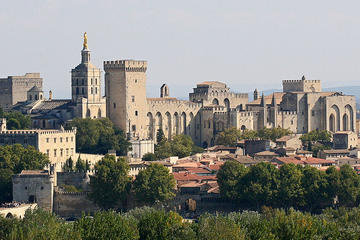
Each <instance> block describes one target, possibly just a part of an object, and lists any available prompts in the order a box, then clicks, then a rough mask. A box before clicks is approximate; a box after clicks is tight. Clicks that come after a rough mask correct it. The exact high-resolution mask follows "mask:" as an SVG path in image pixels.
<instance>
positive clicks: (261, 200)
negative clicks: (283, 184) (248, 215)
mask: <svg viewBox="0 0 360 240" xmlns="http://www.w3.org/2000/svg"><path fill="white" fill-rule="evenodd" d="M239 185H240V186H239V187H240V189H244V197H245V198H246V199H247V200H248V201H250V203H255V204H256V206H257V208H258V209H259V207H260V206H263V205H271V204H273V202H274V201H275V200H276V196H277V194H278V189H279V171H278V170H277V169H276V168H275V166H274V165H272V164H270V163H265V162H262V163H258V164H256V165H253V166H251V167H250V170H249V171H248V173H247V174H246V175H245V176H244V177H243V178H242V179H241V180H240V181H239Z"/></svg>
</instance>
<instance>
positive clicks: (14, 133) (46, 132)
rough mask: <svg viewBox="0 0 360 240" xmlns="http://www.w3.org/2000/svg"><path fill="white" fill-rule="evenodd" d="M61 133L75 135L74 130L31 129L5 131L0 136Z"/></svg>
mask: <svg viewBox="0 0 360 240" xmlns="http://www.w3.org/2000/svg"><path fill="white" fill-rule="evenodd" d="M62 133H74V134H76V128H75V129H72V130H41V129H31V130H5V131H2V132H1V134H2V135H4V134H5V135H24V134H27V135H36V134H39V135H49V134H62Z"/></svg>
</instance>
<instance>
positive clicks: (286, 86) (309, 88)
mask: <svg viewBox="0 0 360 240" xmlns="http://www.w3.org/2000/svg"><path fill="white" fill-rule="evenodd" d="M282 84H283V92H321V81H320V80H306V79H305V77H304V76H303V77H302V79H301V80H283V81H282Z"/></svg>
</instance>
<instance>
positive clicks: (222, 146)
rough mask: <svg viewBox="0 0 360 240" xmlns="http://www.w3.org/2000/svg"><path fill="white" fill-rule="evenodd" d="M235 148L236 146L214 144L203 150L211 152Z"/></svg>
mask: <svg viewBox="0 0 360 240" xmlns="http://www.w3.org/2000/svg"><path fill="white" fill-rule="evenodd" d="M236 149H237V147H227V146H224V145H215V146H213V147H208V148H206V149H205V150H206V151H211V152H217V151H219V150H236Z"/></svg>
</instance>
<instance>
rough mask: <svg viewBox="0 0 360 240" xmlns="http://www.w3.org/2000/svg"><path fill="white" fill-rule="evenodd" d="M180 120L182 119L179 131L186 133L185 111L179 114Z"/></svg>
mask: <svg viewBox="0 0 360 240" xmlns="http://www.w3.org/2000/svg"><path fill="white" fill-rule="evenodd" d="M181 120H182V122H181V123H182V130H181V133H183V134H187V131H186V130H187V129H186V128H187V123H186V113H185V112H183V113H182V114H181Z"/></svg>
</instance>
